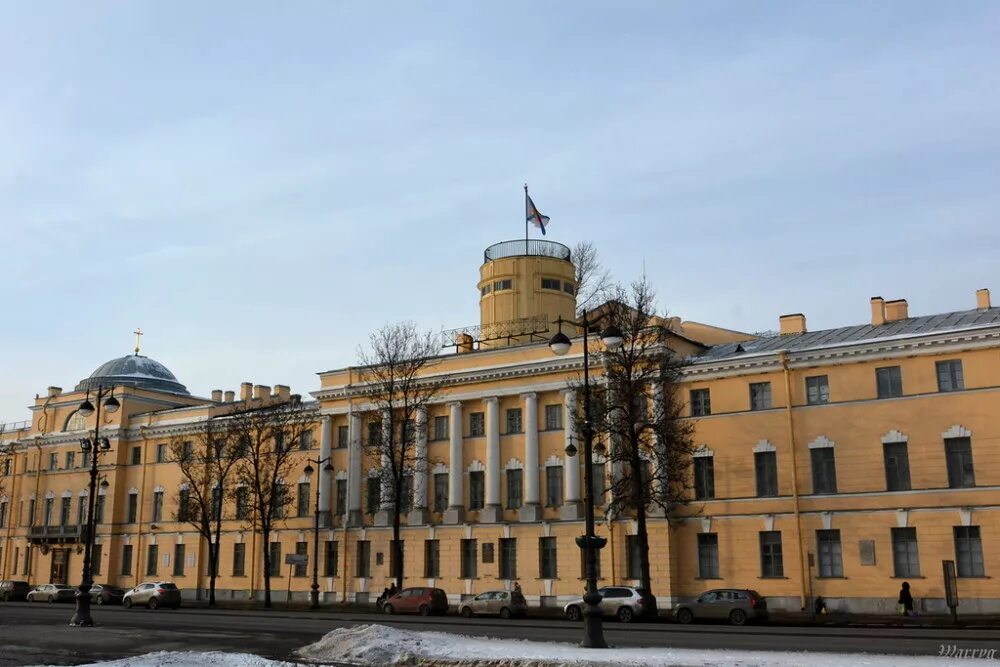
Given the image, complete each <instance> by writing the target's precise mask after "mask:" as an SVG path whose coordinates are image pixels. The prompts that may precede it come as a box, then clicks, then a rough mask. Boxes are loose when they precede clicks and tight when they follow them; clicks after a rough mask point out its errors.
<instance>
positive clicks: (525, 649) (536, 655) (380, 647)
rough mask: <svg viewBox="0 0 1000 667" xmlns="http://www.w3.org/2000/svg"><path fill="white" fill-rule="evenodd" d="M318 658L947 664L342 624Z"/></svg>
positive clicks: (754, 666)
mask: <svg viewBox="0 0 1000 667" xmlns="http://www.w3.org/2000/svg"><path fill="white" fill-rule="evenodd" d="M296 653H297V655H298V656H299V657H300V658H302V659H303V660H308V661H310V662H314V663H323V662H327V661H330V662H347V663H353V664H357V665H399V666H414V665H451V666H452V667H513V666H514V665H517V666H518V667H683V666H690V667H802V665H809V666H810V667H943V666H945V665H951V664H954V665H960V664H967V663H962V662H949V661H946V660H944V661H943V660H942V659H941V658H940V657H937V656H933V657H931V656H927V657H914V656H901V655H875V654H865V653H853V654H851V653H797V652H777V651H775V652H771V651H744V650H739V651H735V650H729V651H723V650H700V649H668V648H616V649H614V650H613V651H596V650H593V649H582V648H580V647H578V646H576V645H575V644H560V643H550V642H535V641H526V640H520V639H493V638H490V637H469V636H466V635H455V634H449V633H446V632H413V631H409V630H401V629H399V628H391V627H386V626H384V625H359V626H355V627H352V628H339V629H337V630H334V631H333V632H330V633H327V635H326V636H325V637H323V638H322V639H320V640H319V641H317V642H315V643H313V644H309V645H308V646H304V647H302V648H300V649H299V650H298V651H296Z"/></svg>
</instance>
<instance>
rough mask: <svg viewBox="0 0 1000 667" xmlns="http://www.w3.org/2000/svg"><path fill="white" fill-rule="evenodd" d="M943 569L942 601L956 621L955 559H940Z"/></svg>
mask: <svg viewBox="0 0 1000 667" xmlns="http://www.w3.org/2000/svg"><path fill="white" fill-rule="evenodd" d="M941 566H942V568H943V569H944V601H945V604H947V605H948V609H950V610H951V620H952V622H954V623H957V622H958V577H956V576H955V561H953V560H944V561H941Z"/></svg>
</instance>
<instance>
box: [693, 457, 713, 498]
mask: <svg viewBox="0 0 1000 667" xmlns="http://www.w3.org/2000/svg"><path fill="white" fill-rule="evenodd" d="M694 497H695V499H696V500H710V499H712V498H714V497H715V457H714V456H696V457H694Z"/></svg>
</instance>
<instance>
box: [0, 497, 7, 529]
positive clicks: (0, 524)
mask: <svg viewBox="0 0 1000 667" xmlns="http://www.w3.org/2000/svg"><path fill="white" fill-rule="evenodd" d="M6 526H7V501H4V502H2V503H0V528H6Z"/></svg>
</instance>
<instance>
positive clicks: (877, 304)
mask: <svg viewBox="0 0 1000 667" xmlns="http://www.w3.org/2000/svg"><path fill="white" fill-rule="evenodd" d="M883 324H885V299H883V298H882V297H880V296H873V297H872V326H873V327H880V326H882V325H883Z"/></svg>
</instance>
